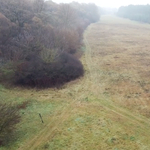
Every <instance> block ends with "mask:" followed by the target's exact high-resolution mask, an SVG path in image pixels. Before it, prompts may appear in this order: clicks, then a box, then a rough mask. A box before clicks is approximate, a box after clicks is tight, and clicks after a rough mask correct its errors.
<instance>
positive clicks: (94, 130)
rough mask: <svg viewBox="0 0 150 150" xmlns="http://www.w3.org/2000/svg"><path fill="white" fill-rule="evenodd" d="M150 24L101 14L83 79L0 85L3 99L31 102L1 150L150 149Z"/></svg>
mask: <svg viewBox="0 0 150 150" xmlns="http://www.w3.org/2000/svg"><path fill="white" fill-rule="evenodd" d="M149 28H150V26H149V25H144V24H143V25H142V24H138V23H135V22H131V21H129V20H125V19H124V20H123V19H119V18H116V17H110V16H105V17H102V20H101V22H100V23H97V24H93V25H91V26H90V27H89V28H88V30H87V31H86V32H85V36H84V39H85V45H86V51H85V55H83V56H82V57H81V61H82V63H83V65H84V69H85V76H84V77H82V78H80V79H77V80H75V81H72V82H69V83H68V84H66V85H65V86H63V87H62V88H61V89H45V90H37V89H32V90H31V89H23V88H22V89H21V88H14V89H6V88H4V87H0V98H1V100H5V101H6V102H10V101H13V103H16V104H22V103H23V102H25V101H30V103H29V104H28V105H27V108H26V109H22V110H21V112H20V113H21V115H22V119H23V121H22V122H21V124H19V126H18V131H17V132H18V137H17V141H16V142H15V143H11V144H10V145H9V147H6V148H4V147H1V148H0V150H8V149H12V150H16V149H18V150H26V149H28V150H35V149H36V150H42V149H48V150H51V149H52V150H56V149H57V150H58V149H60V150H66V149H69V150H75V149H78V150H83V149H86V150H91V149H94V150H99V149H102V150H107V149H112V150H129V149H131V150H149V149H150V144H149V140H150V132H149V127H150V126H149V121H150V120H149V118H148V110H149V107H150V103H149V91H148V89H149V76H148V72H149V66H148V65H147V62H148V60H149V51H148V48H149V47H150V45H149V40H148V39H149V38H150V37H149V33H148V32H147V30H149ZM133 33H134V34H133ZM135 34H138V35H140V36H136V35H135ZM106 39H107V40H106ZM133 40H134V42H136V43H137V45H134V44H133V43H132V42H133ZM127 41H132V42H127ZM141 41H143V42H142V43H141ZM144 45H145V47H144V48H142V47H143V46H144ZM146 45H147V47H146ZM141 50H142V52H143V53H146V54H147V56H145V57H143V55H138V56H137V55H136V54H139V53H141ZM133 53H134V55H133ZM139 60H140V61H139ZM39 113H40V114H41V115H42V117H43V121H44V123H42V122H41V120H40V117H39Z"/></svg>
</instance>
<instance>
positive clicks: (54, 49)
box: [0, 0, 100, 87]
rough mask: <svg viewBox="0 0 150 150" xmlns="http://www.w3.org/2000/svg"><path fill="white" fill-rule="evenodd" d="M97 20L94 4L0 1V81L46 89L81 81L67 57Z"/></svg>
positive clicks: (79, 68) (74, 63)
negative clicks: (77, 79)
mask: <svg viewBox="0 0 150 150" xmlns="http://www.w3.org/2000/svg"><path fill="white" fill-rule="evenodd" d="M99 17H100V16H99V10H98V8H97V6H96V5H95V4H79V3H77V2H73V3H70V4H56V3H54V2H52V1H51V0H50V1H44V0H0V81H5V80H7V81H8V80H9V81H10V82H13V83H16V84H21V85H27V86H33V87H35V86H36V87H52V86H57V85H61V84H63V83H65V82H68V81H70V80H73V79H76V78H78V77H80V76H82V75H83V73H84V71H83V66H82V64H81V62H80V61H79V60H78V59H77V58H76V57H74V56H73V55H74V53H76V51H77V50H78V49H79V48H80V47H81V45H82V36H83V32H84V29H85V28H86V27H87V26H88V25H89V24H90V23H94V22H96V21H98V20H99Z"/></svg>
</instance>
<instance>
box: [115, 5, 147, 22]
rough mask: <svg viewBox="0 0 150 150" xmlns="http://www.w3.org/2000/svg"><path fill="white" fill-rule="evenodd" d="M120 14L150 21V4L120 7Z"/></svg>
mask: <svg viewBox="0 0 150 150" xmlns="http://www.w3.org/2000/svg"><path fill="white" fill-rule="evenodd" d="M117 15H118V16H120V17H124V18H129V19H131V20H135V21H140V22H146V23H150V5H129V6H122V7H120V8H119V10H118V13H117Z"/></svg>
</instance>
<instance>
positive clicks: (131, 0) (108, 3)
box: [53, 0, 150, 8]
mask: <svg viewBox="0 0 150 150" xmlns="http://www.w3.org/2000/svg"><path fill="white" fill-rule="evenodd" d="M75 1H76V2H79V3H95V4H96V5H98V6H101V7H110V8H118V7H120V6H127V5H130V4H133V5H146V4H150V1H149V0H136V1H135V0H122V1H120V0H105V1H102V0H101V1H97V0H75ZM53 2H56V3H69V2H72V0H53Z"/></svg>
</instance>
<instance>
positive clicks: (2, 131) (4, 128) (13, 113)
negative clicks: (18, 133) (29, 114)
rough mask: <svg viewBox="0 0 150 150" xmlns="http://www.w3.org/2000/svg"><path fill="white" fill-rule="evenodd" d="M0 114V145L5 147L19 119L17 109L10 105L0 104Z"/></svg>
mask: <svg viewBox="0 0 150 150" xmlns="http://www.w3.org/2000/svg"><path fill="white" fill-rule="evenodd" d="M0 114H1V117H0V145H6V144H7V142H9V141H10V140H11V138H13V136H14V132H15V129H16V125H17V123H19V122H20V119H21V117H20V115H19V109H18V108H17V107H15V106H12V105H11V104H9V105H7V104H2V103H0Z"/></svg>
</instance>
